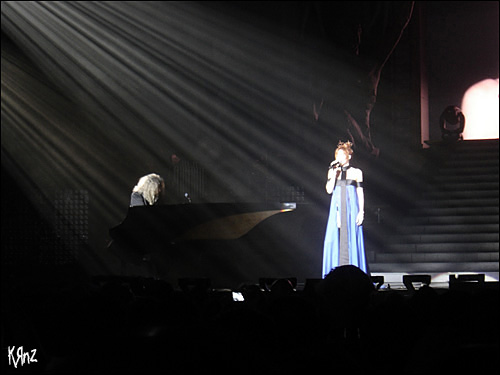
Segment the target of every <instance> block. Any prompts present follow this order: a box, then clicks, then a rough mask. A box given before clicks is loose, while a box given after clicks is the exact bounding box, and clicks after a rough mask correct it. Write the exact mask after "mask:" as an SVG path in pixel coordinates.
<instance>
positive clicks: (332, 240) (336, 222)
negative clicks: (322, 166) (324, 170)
mask: <svg viewBox="0 0 500 375" xmlns="http://www.w3.org/2000/svg"><path fill="white" fill-rule="evenodd" d="M352 153H353V150H352V143H351V142H345V143H343V142H339V144H338V146H337V149H336V150H335V160H334V161H333V162H332V163H331V164H330V168H329V169H328V181H327V182H326V192H327V193H328V194H332V199H331V203H330V214H329V216H328V223H327V226H326V233H325V242H324V247H323V277H325V276H326V275H327V274H328V273H329V272H330V271H331V270H332V269H333V268H335V267H338V266H342V265H346V264H352V265H354V266H356V267H358V268H360V269H361V270H363V271H364V272H365V273H368V265H367V263H366V256H365V249H364V240H363V226H362V224H363V219H364V201H365V199H364V194H363V172H362V171H361V170H360V169H357V168H354V167H351V166H350V165H349V161H350V160H351V156H352Z"/></svg>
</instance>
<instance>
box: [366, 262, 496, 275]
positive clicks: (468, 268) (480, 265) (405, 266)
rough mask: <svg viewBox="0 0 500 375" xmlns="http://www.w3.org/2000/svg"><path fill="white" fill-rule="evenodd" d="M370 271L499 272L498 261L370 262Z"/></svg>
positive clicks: (424, 272) (425, 272)
mask: <svg viewBox="0 0 500 375" xmlns="http://www.w3.org/2000/svg"><path fill="white" fill-rule="evenodd" d="M370 272H372V273H375V272H377V273H384V272H403V273H423V274H427V273H435V272H437V273H442V272H450V273H457V272H473V273H486V272H498V262H472V263H471V262H465V263H454V262H429V263H375V264H370Z"/></svg>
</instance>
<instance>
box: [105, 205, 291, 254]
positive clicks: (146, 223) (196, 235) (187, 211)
mask: <svg viewBox="0 0 500 375" xmlns="http://www.w3.org/2000/svg"><path fill="white" fill-rule="evenodd" d="M295 208H296V205H295V203H279V204H252V203H250V204H246V203H208V204H179V205H158V206H138V207H130V208H129V210H128V212H127V216H126V218H125V219H124V220H123V221H122V223H120V224H119V225H117V226H116V227H114V228H111V229H110V230H109V233H110V235H111V237H112V238H113V239H114V240H116V241H120V242H121V243H122V244H123V243H125V244H128V245H129V246H131V247H137V246H141V247H142V246H145V245H148V244H151V243H163V244H168V243H176V242H181V241H192V240H230V239H238V238H240V237H242V236H244V235H245V234H247V233H248V232H249V231H251V230H252V229H253V228H254V227H255V226H257V225H258V224H259V223H261V222H262V221H264V220H266V219H267V218H269V217H271V216H273V215H276V214H279V213H282V212H287V211H293V210H294V209H295Z"/></svg>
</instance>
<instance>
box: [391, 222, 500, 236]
mask: <svg viewBox="0 0 500 375" xmlns="http://www.w3.org/2000/svg"><path fill="white" fill-rule="evenodd" d="M495 232H496V233H498V232H499V225H498V224H448V225H404V226H399V227H397V228H396V233H400V234H464V233H495Z"/></svg>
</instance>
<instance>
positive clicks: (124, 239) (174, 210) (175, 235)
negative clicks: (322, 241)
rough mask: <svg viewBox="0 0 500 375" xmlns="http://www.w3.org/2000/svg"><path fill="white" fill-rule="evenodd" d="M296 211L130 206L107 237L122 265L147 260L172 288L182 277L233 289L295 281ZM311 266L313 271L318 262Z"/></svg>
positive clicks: (283, 207) (287, 206)
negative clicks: (279, 280)
mask: <svg viewBox="0 0 500 375" xmlns="http://www.w3.org/2000/svg"><path fill="white" fill-rule="evenodd" d="M296 208H297V207H296V204H295V203H277V204H260V203H207V204H179V205H158V206H139V207H130V208H129V210H128V212H127V216H126V218H125V219H124V220H123V221H122V222H121V223H120V224H119V225H117V226H115V227H113V228H111V229H110V230H109V234H110V236H111V238H112V239H113V250H114V253H115V255H117V256H118V257H119V258H120V259H121V260H122V262H125V263H134V264H137V263H138V262H140V261H142V260H143V259H148V260H149V261H150V262H151V263H153V264H154V266H155V268H156V270H157V272H155V273H156V275H155V276H156V277H159V278H161V279H165V280H167V281H169V282H170V283H172V285H177V280H178V279H179V278H183V277H206V278H210V279H211V280H212V285H215V286H220V287H236V286H237V285H240V284H241V283H244V282H251V283H256V282H257V281H258V278H259V277H290V276H295V275H292V274H290V273H291V272H293V271H294V269H295V268H296V267H297V264H296V261H298V262H299V263H302V262H303V261H304V259H302V258H303V256H302V257H300V256H299V258H300V259H296V258H297V256H296V255H297V251H296V250H297V246H299V245H300V244H299V243H298V242H300V241H297V238H296V237H297V236H299V237H304V235H306V234H304V233H301V231H302V232H303V230H302V229H303V227H304V225H303V223H302V222H301V221H302V220H301V219H300V218H299V217H297V215H296V212H295V211H296ZM322 226H323V225H320V228H321V227H322ZM301 228H302V229H301ZM323 229H324V228H323ZM321 235H322V234H319V236H321ZM306 236H307V235H306ZM315 237H318V235H315ZM294 249H295V250H294ZM305 251H306V252H307V251H309V252H310V250H309V249H307V250H305ZM292 252H293V253H294V254H292ZM299 253H301V251H299ZM316 253H317V252H316ZM292 255H295V256H292ZM292 259H295V261H293V262H292V263H294V265H292V264H290V260H292ZM314 262H315V263H316V262H317V268H318V270H319V267H320V266H321V263H320V262H321V260H319V262H318V261H317V260H315V261H314ZM314 268H316V267H314ZM280 274H282V276H279V275H280ZM311 277H317V275H314V274H313V275H311Z"/></svg>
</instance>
